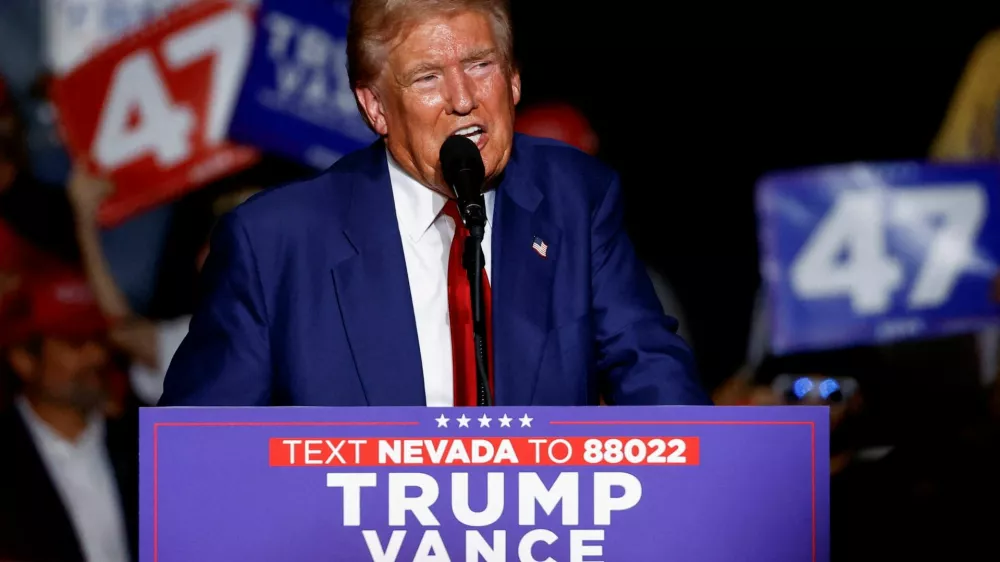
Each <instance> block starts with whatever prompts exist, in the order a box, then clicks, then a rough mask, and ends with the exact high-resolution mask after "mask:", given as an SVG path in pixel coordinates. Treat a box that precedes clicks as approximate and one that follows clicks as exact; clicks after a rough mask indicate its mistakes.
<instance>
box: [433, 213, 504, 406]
mask: <svg viewBox="0 0 1000 562" xmlns="http://www.w3.org/2000/svg"><path fill="white" fill-rule="evenodd" d="M444 212H445V214H446V215H448V216H449V217H451V218H452V219H453V220H454V221H455V237H454V238H453V239H452V241H451V252H450V253H449V254H448V315H449V317H450V318H451V358H452V364H453V365H454V371H455V405H456V406H475V405H476V404H477V403H478V401H477V395H478V391H479V385H478V384H477V382H478V381H477V377H476V348H475V345H473V341H472V301H471V300H470V298H469V276H468V273H467V272H466V271H465V268H464V267H463V266H462V254H463V253H464V251H465V239H466V238H468V237H469V229H468V228H466V227H465V223H463V222H462V218H461V216H460V215H459V213H458V205H457V204H456V203H455V201H454V200H453V199H449V200H448V203H446V204H445V206H444ZM482 275H483V300H484V301H485V302H486V350H487V351H486V354H487V357H486V365H487V371H488V373H489V381H490V392H491V393H492V392H493V314H492V308H493V307H492V301H493V299H492V296H491V294H490V280H489V278H488V277H487V276H486V271H485V269H484V270H483V272H482Z"/></svg>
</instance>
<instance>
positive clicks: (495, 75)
mask: <svg viewBox="0 0 1000 562" xmlns="http://www.w3.org/2000/svg"><path fill="white" fill-rule="evenodd" d="M490 22H491V20H490V18H489V17H488V16H486V15H484V14H480V13H478V12H461V13H459V14H456V15H451V16H438V17H434V18H431V19H427V20H424V21H421V22H419V23H417V24H415V25H413V26H411V27H408V28H405V29H404V32H403V33H401V34H400V37H399V38H397V39H396V41H395V42H394V43H391V44H390V46H389V49H390V50H389V53H388V60H387V61H386V62H387V64H386V65H385V68H384V70H383V71H382V74H381V76H380V77H379V78H378V80H377V81H376V83H375V84H374V85H373V87H371V88H367V87H366V88H359V89H358V91H357V92H356V93H357V95H358V98H359V100H360V101H361V105H362V107H363V108H364V111H365V113H366V114H367V116H368V119H369V121H370V122H371V123H372V126H373V127H374V128H375V130H376V132H378V133H379V134H380V135H383V136H385V137H386V144H387V146H388V147H389V150H390V152H391V153H392V155H393V157H394V158H395V159H396V160H397V161H398V162H399V164H400V165H401V166H402V167H403V169H404V170H406V171H407V172H409V173H410V174H411V175H412V176H413V177H415V178H417V179H418V180H419V181H421V182H422V183H423V184H425V185H427V186H429V187H433V188H434V189H436V190H438V191H441V192H442V193H444V194H446V195H451V190H450V189H449V188H447V186H445V183H444V180H443V177H442V175H441V170H440V165H439V161H438V160H439V153H440V150H441V145H442V144H443V143H444V141H445V139H447V138H448V137H449V136H451V135H453V134H455V133H459V132H461V133H462V134H466V136H468V137H469V138H470V139H472V140H473V141H474V142H476V145H477V146H478V147H479V151H480V153H481V154H482V156H483V163H484V164H485V167H486V177H487V179H488V180H489V179H492V178H494V177H496V176H497V175H498V174H499V173H500V172H501V171H502V170H503V168H504V166H506V165H507V161H508V160H509V159H510V152H511V146H512V142H513V131H514V106H515V105H517V102H518V101H519V100H520V98H521V79H520V76H519V75H518V74H517V73H516V72H514V71H512V70H511V69H510V67H509V65H508V63H507V62H506V61H504V59H503V57H502V53H501V52H500V50H499V48H498V46H497V43H496V39H495V37H494V34H493V28H492V26H491V24H490Z"/></svg>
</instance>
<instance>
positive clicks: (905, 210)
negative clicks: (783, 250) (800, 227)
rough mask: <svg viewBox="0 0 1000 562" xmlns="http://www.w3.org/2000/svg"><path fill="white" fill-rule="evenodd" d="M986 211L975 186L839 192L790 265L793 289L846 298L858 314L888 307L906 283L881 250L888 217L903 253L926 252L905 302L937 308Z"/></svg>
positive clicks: (969, 255) (809, 295) (968, 258)
mask: <svg viewBox="0 0 1000 562" xmlns="http://www.w3.org/2000/svg"><path fill="white" fill-rule="evenodd" d="M886 204H888V207H886ZM886 210H888V213H886ZM986 211H987V204H986V197H985V195H984V193H983V190H982V188H981V187H980V186H979V185H978V184H957V185H948V186H942V187H940V188H933V189H913V188H910V189H892V190H890V191H879V190H859V191H847V192H844V193H842V194H841V195H840V196H839V197H838V198H837V201H836V202H835V204H834V206H833V209H831V210H830V212H829V213H828V214H827V215H826V217H824V218H823V220H822V221H821V222H820V224H819V226H817V227H816V230H815V231H814V232H813V234H812V236H811V237H810V238H809V240H808V241H807V242H806V244H805V246H804V247H803V248H802V250H801V252H800V253H799V255H798V256H797V257H796V259H795V262H794V263H793V264H792V267H791V271H790V274H791V279H790V280H791V284H792V288H793V290H794V291H795V292H796V293H798V295H799V296H800V297H801V298H805V299H827V298H836V297H848V298H850V301H851V306H852V307H853V309H854V311H855V312H856V313H858V314H865V315H868V314H880V313H883V312H885V311H887V310H888V309H889V307H890V306H891V305H892V300H893V295H894V293H895V292H896V291H897V290H898V289H899V288H900V286H901V285H902V284H903V281H904V275H903V270H902V267H901V266H900V264H899V262H898V261H897V260H896V259H895V258H893V257H892V256H890V255H889V253H888V251H887V249H886V234H887V233H886V231H887V228H886V223H887V220H888V221H889V222H891V223H893V224H896V225H899V226H901V227H903V229H905V231H906V232H907V234H906V236H907V238H906V239H905V240H900V241H899V246H900V250H901V251H902V252H905V253H906V254H907V255H921V254H924V261H923V264H922V265H921V267H920V270H919V272H918V273H917V277H916V280H915V281H914V283H913V287H912V289H911V290H910V293H909V295H907V306H908V307H909V308H910V309H921V308H932V307H936V306H939V305H941V304H942V303H944V302H945V301H947V300H948V298H949V297H950V296H951V292H952V289H953V288H954V286H955V283H956V282H957V281H958V278H959V277H960V276H961V275H962V273H963V272H964V271H965V270H966V269H967V268H968V267H969V266H970V265H972V264H973V263H974V257H975V256H974V252H975V246H974V244H975V241H976V238H977V237H978V235H979V231H980V229H981V228H982V224H983V221H984V220H985V218H986ZM842 257H843V259H840V258H842Z"/></svg>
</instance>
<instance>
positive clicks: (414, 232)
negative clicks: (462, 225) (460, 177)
mask: <svg viewBox="0 0 1000 562" xmlns="http://www.w3.org/2000/svg"><path fill="white" fill-rule="evenodd" d="M385 156H386V161H387V162H388V163H389V182H390V183H391V184H392V196H393V203H394V204H395V206H396V221H398V222H399V229H400V231H402V232H403V233H404V234H405V235H406V236H408V237H409V238H410V240H412V241H414V242H419V241H420V238H422V237H423V235H424V233H426V232H427V230H428V229H429V228H430V227H431V225H432V224H434V221H435V220H437V217H438V215H440V214H441V210H442V209H444V205H445V203H446V202H447V201H448V198H447V197H445V196H444V195H441V194H440V193H438V192H437V191H434V190H433V189H430V188H428V187H427V186H425V185H424V184H422V183H420V182H419V181H417V180H416V179H414V178H413V177H412V176H410V175H409V174H407V173H406V172H405V171H404V170H403V168H402V167H400V165H399V163H398V162H396V159H395V158H393V157H392V154H391V153H390V152H389V149H388V148H386V150H385ZM483 198H484V199H485V201H484V202H485V203H486V226H487V228H490V227H491V225H492V223H493V205H494V199H495V190H491V191H488V192H486V193H484V194H483Z"/></svg>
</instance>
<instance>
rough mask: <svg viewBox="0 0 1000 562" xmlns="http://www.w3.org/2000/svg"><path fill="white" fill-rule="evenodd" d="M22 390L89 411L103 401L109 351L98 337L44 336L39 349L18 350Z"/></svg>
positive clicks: (16, 361)
mask: <svg viewBox="0 0 1000 562" xmlns="http://www.w3.org/2000/svg"><path fill="white" fill-rule="evenodd" d="M12 363H14V367H15V369H16V370H17V371H18V374H19V375H20V376H21V379H22V380H23V381H24V384H25V392H27V393H30V394H31V396H32V397H33V398H34V399H37V400H39V401H43V402H45V403H48V404H51V405H56V406H63V407H68V408H73V409H76V410H79V411H83V412H90V411H93V410H95V409H97V408H100V407H101V406H103V405H104V401H105V398H106V395H107V386H106V382H107V381H106V376H107V373H108V368H109V366H110V364H109V354H108V350H107V347H106V346H105V344H104V343H103V342H101V341H98V340H92V339H90V340H79V341H72V340H64V339H57V338H46V339H45V340H44V341H43V342H42V345H41V347H40V348H39V349H38V352H37V353H35V354H29V352H27V351H20V352H17V356H16V357H14V361H12Z"/></svg>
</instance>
